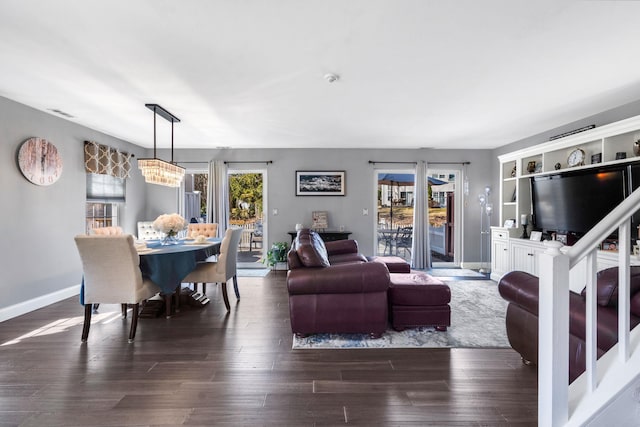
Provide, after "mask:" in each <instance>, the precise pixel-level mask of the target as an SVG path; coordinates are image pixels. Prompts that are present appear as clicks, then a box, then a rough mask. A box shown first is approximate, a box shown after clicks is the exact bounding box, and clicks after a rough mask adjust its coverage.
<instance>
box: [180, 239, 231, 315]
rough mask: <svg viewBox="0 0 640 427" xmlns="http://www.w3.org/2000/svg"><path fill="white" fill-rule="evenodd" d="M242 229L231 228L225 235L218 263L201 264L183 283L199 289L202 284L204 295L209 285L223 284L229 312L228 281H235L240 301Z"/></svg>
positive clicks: (224, 297) (223, 296) (225, 302)
mask: <svg viewBox="0 0 640 427" xmlns="http://www.w3.org/2000/svg"><path fill="white" fill-rule="evenodd" d="M242 231H243V230H242V228H229V229H227V231H226V232H225V233H224V237H223V238H222V242H221V243H220V254H219V255H218V261H216V262H208V261H205V262H199V263H198V264H197V265H196V268H195V270H193V271H192V272H191V273H189V274H188V275H187V276H186V277H185V278H184V279H182V282H184V283H193V284H194V285H195V288H196V289H197V286H198V285H197V284H198V283H202V293H203V294H204V293H206V291H207V288H206V286H207V283H220V284H222V298H223V299H224V305H225V307H226V308H227V311H229V310H230V309H231V306H230V305H229V296H228V295H227V281H228V280H229V279H233V290H234V291H235V294H236V298H237V299H240V292H239V291H238V277H237V274H236V261H237V258H238V246H239V244H240V237H241V236H242Z"/></svg>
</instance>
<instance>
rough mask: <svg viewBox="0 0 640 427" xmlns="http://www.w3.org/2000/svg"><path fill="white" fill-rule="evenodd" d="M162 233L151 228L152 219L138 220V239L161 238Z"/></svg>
mask: <svg viewBox="0 0 640 427" xmlns="http://www.w3.org/2000/svg"><path fill="white" fill-rule="evenodd" d="M163 237H164V236H163V234H162V233H161V232H159V231H158V230H156V229H155V228H153V221H138V240H161V239H162V238H163Z"/></svg>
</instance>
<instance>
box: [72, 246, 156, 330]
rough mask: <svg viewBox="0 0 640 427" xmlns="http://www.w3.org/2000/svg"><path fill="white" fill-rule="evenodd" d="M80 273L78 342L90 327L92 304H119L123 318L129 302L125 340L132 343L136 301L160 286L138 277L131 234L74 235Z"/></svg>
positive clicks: (152, 292)
mask: <svg viewBox="0 0 640 427" xmlns="http://www.w3.org/2000/svg"><path fill="white" fill-rule="evenodd" d="M75 242H76V246H77V248H78V253H79V254H80V259H81V261H82V270H83V273H84V277H83V286H82V291H81V292H83V294H82V303H83V304H84V326H83V328H82V342H86V341H87V338H88V336H89V327H90V326H91V312H92V307H93V305H94V304H99V303H103V304H121V308H122V317H123V318H125V319H126V317H127V307H128V305H132V306H133V307H132V308H133V316H132V319H131V329H130V331H129V342H133V339H134V337H135V335H136V328H137V326H138V311H139V308H140V303H141V302H144V301H146V300H147V299H149V298H151V297H152V296H154V295H155V294H157V293H158V292H160V288H159V287H158V286H156V284H155V283H153V282H152V281H151V280H149V279H145V278H143V277H142V272H141V271H140V256H139V255H138V252H137V251H136V249H135V246H134V244H133V236H132V235H131V234H123V235H115V236H100V235H98V236H86V235H79V236H76V237H75Z"/></svg>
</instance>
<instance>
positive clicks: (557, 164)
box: [553, 162, 562, 170]
mask: <svg viewBox="0 0 640 427" xmlns="http://www.w3.org/2000/svg"><path fill="white" fill-rule="evenodd" d="M561 167H562V165H561V164H560V162H558V163H556V164H555V165H553V168H554V169H555V170H560V168H561Z"/></svg>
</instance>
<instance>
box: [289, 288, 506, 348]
mask: <svg viewBox="0 0 640 427" xmlns="http://www.w3.org/2000/svg"><path fill="white" fill-rule="evenodd" d="M447 284H448V285H449V286H450V288H451V326H450V327H449V328H448V329H447V331H446V332H438V331H436V330H435V329H434V328H432V327H421V328H415V329H406V330H404V331H402V332H396V331H394V330H393V329H391V328H389V329H388V330H387V331H386V332H385V333H384V334H383V335H382V337H381V338H378V339H375V338H369V336H368V335H366V334H315V335H311V336H309V337H306V338H298V337H296V336H295V335H294V337H293V347H292V348H294V349H322V348H326V349H339V348H439V347H442V348H508V347H510V346H509V341H508V340H507V332H506V327H505V313H506V310H507V302H506V301H505V300H503V299H502V297H500V295H499V294H498V285H497V284H496V282H494V281H492V280H477V279H476V280H459V281H453V282H448V283H447Z"/></svg>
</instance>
